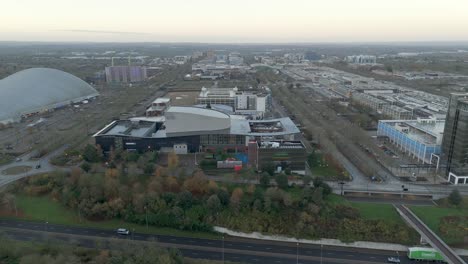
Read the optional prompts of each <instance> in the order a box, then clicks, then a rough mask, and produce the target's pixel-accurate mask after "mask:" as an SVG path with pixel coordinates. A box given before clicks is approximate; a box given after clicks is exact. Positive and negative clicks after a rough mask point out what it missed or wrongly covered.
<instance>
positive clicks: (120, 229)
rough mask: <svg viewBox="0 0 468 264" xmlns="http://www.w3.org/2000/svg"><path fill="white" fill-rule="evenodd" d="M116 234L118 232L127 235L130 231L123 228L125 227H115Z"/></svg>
mask: <svg viewBox="0 0 468 264" xmlns="http://www.w3.org/2000/svg"><path fill="white" fill-rule="evenodd" d="M117 234H119V235H129V234H130V231H129V230H128V229H125V228H119V229H117Z"/></svg>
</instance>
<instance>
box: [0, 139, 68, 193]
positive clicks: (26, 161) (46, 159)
mask: <svg viewBox="0 0 468 264" xmlns="http://www.w3.org/2000/svg"><path fill="white" fill-rule="evenodd" d="M67 147H68V145H64V146H62V147H60V148H58V149H56V150H55V151H53V152H51V153H49V154H47V155H45V156H43V157H41V158H40V159H37V160H31V156H33V154H34V153H33V152H30V153H27V154H24V155H22V156H20V157H19V158H20V159H21V161H19V162H12V163H9V164H6V165H3V166H0V188H1V187H3V186H5V185H7V184H9V183H11V182H14V181H17V180H19V179H21V178H24V177H29V176H32V175H37V174H41V173H47V172H52V171H57V170H69V168H59V167H55V166H53V165H52V164H50V159H51V158H53V157H54V156H57V155H59V154H61V153H62V152H63V151H65V149H67ZM39 164H40V165H41V167H40V168H38V169H36V165H39ZM18 166H28V167H31V170H29V171H27V172H24V173H20V174H15V175H6V174H4V172H3V171H4V170H6V169H9V168H14V167H18Z"/></svg>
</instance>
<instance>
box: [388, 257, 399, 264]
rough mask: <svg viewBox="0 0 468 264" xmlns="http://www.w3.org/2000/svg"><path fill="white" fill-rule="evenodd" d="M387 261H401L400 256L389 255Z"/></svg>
mask: <svg viewBox="0 0 468 264" xmlns="http://www.w3.org/2000/svg"><path fill="white" fill-rule="evenodd" d="M387 262H389V263H400V258H398V257H389V258H388V259H387Z"/></svg>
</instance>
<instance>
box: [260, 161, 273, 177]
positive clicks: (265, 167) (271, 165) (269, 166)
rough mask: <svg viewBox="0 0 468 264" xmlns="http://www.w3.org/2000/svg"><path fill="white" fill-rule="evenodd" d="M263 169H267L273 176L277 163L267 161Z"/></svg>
mask: <svg viewBox="0 0 468 264" xmlns="http://www.w3.org/2000/svg"><path fill="white" fill-rule="evenodd" d="M262 171H265V172H267V173H268V174H270V176H273V174H274V173H275V164H274V163H273V162H266V163H265V164H263V166H262Z"/></svg>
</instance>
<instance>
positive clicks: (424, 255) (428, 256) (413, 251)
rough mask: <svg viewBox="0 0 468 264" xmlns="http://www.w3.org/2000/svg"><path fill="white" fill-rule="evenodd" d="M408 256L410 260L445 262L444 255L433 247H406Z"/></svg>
mask: <svg viewBox="0 0 468 264" xmlns="http://www.w3.org/2000/svg"><path fill="white" fill-rule="evenodd" d="M408 258H409V259H412V260H418V261H420V260H428V261H438V262H445V259H444V257H442V255H441V254H440V253H439V251H437V250H435V249H433V248H423V247H411V248H408Z"/></svg>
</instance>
